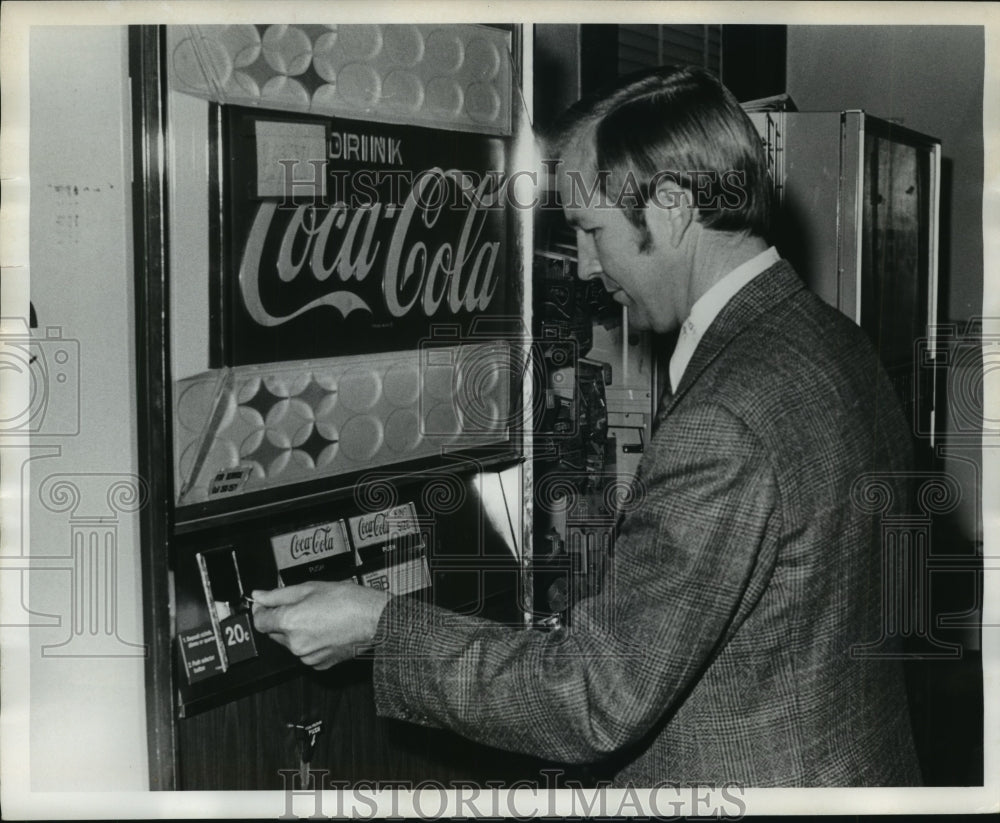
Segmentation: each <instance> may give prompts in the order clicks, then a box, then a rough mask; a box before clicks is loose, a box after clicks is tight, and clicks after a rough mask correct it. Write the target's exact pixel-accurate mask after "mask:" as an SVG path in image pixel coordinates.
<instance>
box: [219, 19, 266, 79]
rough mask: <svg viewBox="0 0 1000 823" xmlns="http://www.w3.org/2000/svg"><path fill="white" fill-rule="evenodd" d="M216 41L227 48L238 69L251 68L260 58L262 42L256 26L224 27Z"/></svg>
mask: <svg viewBox="0 0 1000 823" xmlns="http://www.w3.org/2000/svg"><path fill="white" fill-rule="evenodd" d="M216 39H217V40H218V41H219V42H220V43H221V44H222V45H223V46H224V47H225V49H226V51H227V52H228V53H229V56H230V57H231V58H232V61H233V65H234V66H235V67H236V68H238V69H241V68H245V67H246V66H249V65H250V64H252V63H253V62H255V61H256V60H257V58H258V57H260V50H261V42H260V35H259V34H258V33H257V27H256V26H249V25H243V26H223V27H222V30H221V31H220V32H219V33H218V34H217V35H216Z"/></svg>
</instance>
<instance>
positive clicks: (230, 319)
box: [221, 107, 510, 365]
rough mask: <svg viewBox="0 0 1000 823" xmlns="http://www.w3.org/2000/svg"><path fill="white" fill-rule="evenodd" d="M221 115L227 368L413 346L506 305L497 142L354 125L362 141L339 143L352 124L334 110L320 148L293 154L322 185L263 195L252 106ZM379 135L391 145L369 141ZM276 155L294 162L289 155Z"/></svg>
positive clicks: (289, 167) (288, 165) (287, 164)
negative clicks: (225, 164)
mask: <svg viewBox="0 0 1000 823" xmlns="http://www.w3.org/2000/svg"><path fill="white" fill-rule="evenodd" d="M229 117H230V128H229V132H230V139H229V144H230V152H229V154H230V164H229V180H228V187H227V191H228V197H227V201H226V210H227V212H228V214H227V220H226V221H225V225H226V227H227V230H228V237H227V238H225V242H224V249H225V252H226V255H225V256H226V257H227V258H228V259H227V261H226V263H225V268H226V269H227V270H228V271H230V272H231V274H230V275H229V276H228V277H226V278H224V280H225V282H226V290H227V293H228V298H226V299H225V301H224V305H226V306H227V311H226V315H227V316H226V317H225V319H224V320H225V322H224V323H223V326H224V327H223V328H222V329H221V331H222V333H223V335H222V338H223V344H222V346H221V350H222V352H223V354H222V359H223V360H224V361H226V363H227V364H233V365H240V364H245V363H258V362H273V361H279V360H293V359H304V358H312V357H329V356H337V355H343V354H358V353H365V352H374V351H388V350H394V349H406V348H416V347H417V346H418V345H419V344H420V343H421V341H423V340H424V339H426V338H427V337H428V335H429V332H430V329H431V326H432V325H433V324H435V323H446V324H450V325H454V324H458V325H459V326H460V327H465V328H468V326H469V325H470V324H471V322H472V320H473V319H474V318H476V317H480V316H482V315H490V314H502V313H504V312H506V311H507V309H508V301H509V296H508V277H507V271H506V267H507V255H506V253H505V251H506V244H507V231H508V224H509V222H510V221H509V218H508V215H507V213H506V211H505V208H506V207H505V206H504V205H503V202H502V200H501V199H500V198H498V197H497V196H496V194H497V189H498V188H499V187H500V186H502V184H503V171H502V165H503V161H504V154H505V149H504V145H503V143H502V141H501V140H500V139H498V138H491V137H483V136H480V135H470V134H458V133H451V132H439V131H436V130H431V129H426V128H418V127H405V126H383V125H379V124H364V126H365V130H366V132H365V133H363V134H361V136H360V137H359V143H358V145H359V146H361V147H367V148H366V150H365V151H360V150H357V151H353V152H348V151H346V150H345V145H346V143H345V140H344V134H352V135H354V134H356V133H358V132H359V131H360V125H359V124H354V125H352V127H351V128H350V129H349V130H348V129H345V128H344V126H343V121H339V122H336V121H333V120H332V119H331V120H328V121H325V122H327V131H326V133H327V136H328V139H327V155H328V156H327V157H326V158H325V159H324V160H323V161H322V162H319V161H317V160H316V159H315V158H303V160H302V162H301V163H300V164H298V165H299V166H302V167H306V165H307V163H308V164H309V168H308V169H307V171H309V173H310V174H311V173H313V170H314V172H315V174H317V175H323V176H324V177H323V178H322V181H321V182H322V186H316V187H315V191H314V192H313V193H312V196H302V191H303V190H304V189H305V188H306V187H304V186H303V185H302V184H301V183H296V186H295V187H291V188H293V189H294V190H295V192H296V193H297V194H298V196H294V197H289V196H287V195H286V196H260V195H259V188H258V186H257V185H256V183H255V181H256V180H257V179H258V177H259V176H260V175H261V174H262V173H263V171H262V170H261V169H259V168H257V167H256V166H255V163H258V162H259V158H260V157H261V156H262V155H261V153H259V152H258V151H257V150H256V149H255V147H254V144H253V141H254V139H255V138H254V135H255V132H254V129H253V125H254V123H255V122H256V120H257V119H259V118H260V117H261V115H260V113H258V112H253V111H252V110H244V109H239V108H235V107H234V108H233V110H232V111H230V112H229ZM306 119H308V118H306ZM316 119H317V118H312V119H311V120H312V121H315V120H316ZM377 132H385V134H378V133H377ZM378 141H381V142H378ZM381 145H385V146H388V147H389V148H391V151H390V150H389V149H386V151H385V152H375V151H374V150H373V149H372V148H371V147H374V146H381ZM273 153H274V152H271V154H273ZM370 155H377V157H376V159H374V160H373V159H371V157H370ZM383 155H384V158H382V156H383ZM380 158H382V159H380ZM403 158H406V160H407V166H408V167H407V168H405V169H400V168H399V163H400V160H401V159H403ZM274 162H277V163H280V164H282V167H283V171H288V172H290V173H291V172H294V171H295V169H296V168H297V166H296V158H294V157H292V158H291V159H288V158H282V159H280V160H277V161H274ZM267 171H268V174H269V175H272V174H273V169H269V170H267Z"/></svg>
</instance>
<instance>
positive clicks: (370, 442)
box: [339, 414, 382, 462]
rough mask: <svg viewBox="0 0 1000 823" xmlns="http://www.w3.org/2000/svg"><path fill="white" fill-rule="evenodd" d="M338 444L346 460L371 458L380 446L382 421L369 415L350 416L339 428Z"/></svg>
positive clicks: (356, 460) (357, 460) (359, 460)
mask: <svg viewBox="0 0 1000 823" xmlns="http://www.w3.org/2000/svg"><path fill="white" fill-rule="evenodd" d="M339 445H340V453H341V454H342V455H343V456H344V457H346V458H347V459H348V460H354V461H355V462H362V461H364V460H371V459H372V457H374V456H375V453H376V452H377V451H378V450H379V449H380V448H381V447H382V423H381V422H379V420H378V418H375V417H372V416H370V415H361V414H359V415H358V416H357V417H352V418H351V419H350V420H348V421H347V422H346V423H344V425H343V426H342V427H341V429H340V443H339Z"/></svg>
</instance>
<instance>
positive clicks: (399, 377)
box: [382, 363, 420, 406]
mask: <svg viewBox="0 0 1000 823" xmlns="http://www.w3.org/2000/svg"><path fill="white" fill-rule="evenodd" d="M382 391H383V393H384V394H385V399H386V400H388V401H389V402H390V403H392V405H394V406H412V405H413V404H414V403H416V402H417V398H418V397H419V396H420V373H419V371H418V369H417V364H416V363H402V364H398V365H395V366H391V367H390V368H389V370H388V371H386V373H385V377H383V378H382Z"/></svg>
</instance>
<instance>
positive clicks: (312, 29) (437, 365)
mask: <svg viewBox="0 0 1000 823" xmlns="http://www.w3.org/2000/svg"><path fill="white" fill-rule="evenodd" d="M519 38H520V32H519V31H518V30H517V29H516V28H515V27H510V26H507V27H491V26H478V25H432V24H421V25H340V26H338V25H319V24H317V25H230V26H173V27H139V28H135V29H134V30H133V31H132V32H131V40H130V48H131V57H130V64H131V74H132V85H133V116H134V118H135V123H136V128H135V129H134V132H135V138H134V144H133V153H134V161H135V170H136V173H135V175H134V177H135V179H134V183H133V185H134V196H135V202H136V233H135V247H136V248H135V251H136V307H137V328H138V346H139V351H138V354H137V364H138V371H139V386H138V393H139V398H140V404H141V409H140V455H141V459H142V461H143V466H142V470H143V473H144V476H146V477H147V478H148V482H149V486H150V491H151V495H150V499H151V505H150V506H149V507H148V508H147V509H146V511H145V517H144V520H143V564H144V565H143V568H144V604H145V605H144V612H145V619H146V628H145V631H146V640H147V643H148V645H149V648H150V650H151V654H150V657H149V660H148V665H147V711H148V737H149V751H150V772H151V778H152V785H153V786H154V787H156V788H181V789H243V788H245V789H264V788H288V787H289V786H291V785H293V784H294V785H303V781H305V784H308V775H309V774H310V772H313V773H320V772H323V773H325V774H328V775H330V776H331V777H335V778H336V779H338V780H343V781H348V782H351V781H373V780H388V779H404V778H405V779H419V778H423V777H435V778H453V777H463V778H473V779H474V778H477V777H484V776H488V777H490V778H492V779H504V778H505V777H508V778H510V779H513V778H515V777H517V778H523V777H526V776H527V777H530V776H531V774H532V769H535V768H536V766H537V764H534V763H533V762H529V761H527V759H520V758H516V757H513V756H511V755H509V754H507V753H500V752H494V751H492V750H490V749H488V748H486V747H482V746H474V745H473V744H471V743H467V742H465V741H462V740H460V739H459V738H458V737H456V736H454V735H451V734H449V733H445V732H437V731H431V730H427V729H422V728H417V727H410V726H408V725H406V724H390V723H388V722H383V721H382V720H380V719H379V718H377V717H376V716H375V713H374V704H373V700H372V686H371V679H370V665H368V666H366V664H365V663H364V662H357V663H352V664H348V665H343V666H338V667H335V668H334V669H332V670H330V671H328V672H325V673H322V674H320V673H316V672H312V671H311V670H308V669H306V668H305V667H304V666H303V665H301V664H300V663H299V662H298V661H297V660H296V659H295V658H293V657H292V656H291V655H290V654H289V653H287V652H286V651H285V650H284V649H283V648H282V647H281V646H279V645H278V644H276V643H275V642H273V641H271V640H270V639H269V638H267V637H266V636H264V635H262V634H261V633H259V632H257V631H256V629H255V627H254V624H253V618H252V613H251V610H250V606H249V602H248V599H247V598H248V595H249V594H250V592H251V591H253V590H255V589H271V588H274V587H278V586H287V585H292V584H296V583H301V582H304V581H310V580H350V581H354V582H355V583H357V584H358V585H364V586H371V587H373V588H378V589H383V590H387V591H389V592H391V593H392V594H394V595H397V596H403V597H418V598H424V599H426V600H428V601H430V602H433V603H436V604H438V605H440V606H443V607H445V608H449V609H452V610H455V611H458V612H461V613H465V614H475V615H478V616H484V617H487V618H490V619H493V620H496V621H501V622H503V623H505V624H508V625H512V626H519V627H523V626H525V625H526V623H527V622H528V621H529V618H530V614H531V604H530V596H531V586H530V584H529V583H528V582H527V575H526V573H525V572H526V569H527V567H528V564H529V562H530V545H531V540H530V522H531V512H530V508H531V507H530V500H531V472H530V464H528V463H526V462H525V454H526V450H527V447H528V443H529V438H530V435H529V434H527V431H528V430H529V428H528V427H526V426H525V425H524V422H525V421H526V420H528V419H529V418H530V403H531V369H530V368H528V365H527V364H528V363H529V349H530V328H531V325H530V322H531V321H530V282H529V280H530V278H529V276H528V272H529V271H530V266H529V265H526V263H525V255H526V250H527V249H529V248H530V244H529V234H528V233H529V231H530V225H529V221H528V220H527V219H526V217H527V215H526V213H525V212H524V210H519V209H516V208H514V207H513V205H512V202H514V200H515V198H513V197H511V196H509V192H508V190H507V187H508V185H510V184H511V178H512V174H511V172H512V170H513V169H514V168H515V167H517V165H518V164H523V163H524V162H525V160H524V156H522V155H523V154H524V153H525V152H527V155H525V156H527V157H531V156H532V154H531V153H532V151H533V143H532V137H531V130H530V125H529V123H528V120H527V117H526V116H525V112H524V108H523V104H522V102H521V98H520V94H519V92H518V73H519V70H520V69H519V63H518V59H517V55H518V52H519V48H520V40H519ZM515 177H516V176H515ZM529 260H530V258H529ZM526 536H527V539H526ZM534 773H535V774H537V770H536V771H535V772H534ZM295 780H299V783H294V781H295ZM289 781H292V782H291V783H290V782H289Z"/></svg>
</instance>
